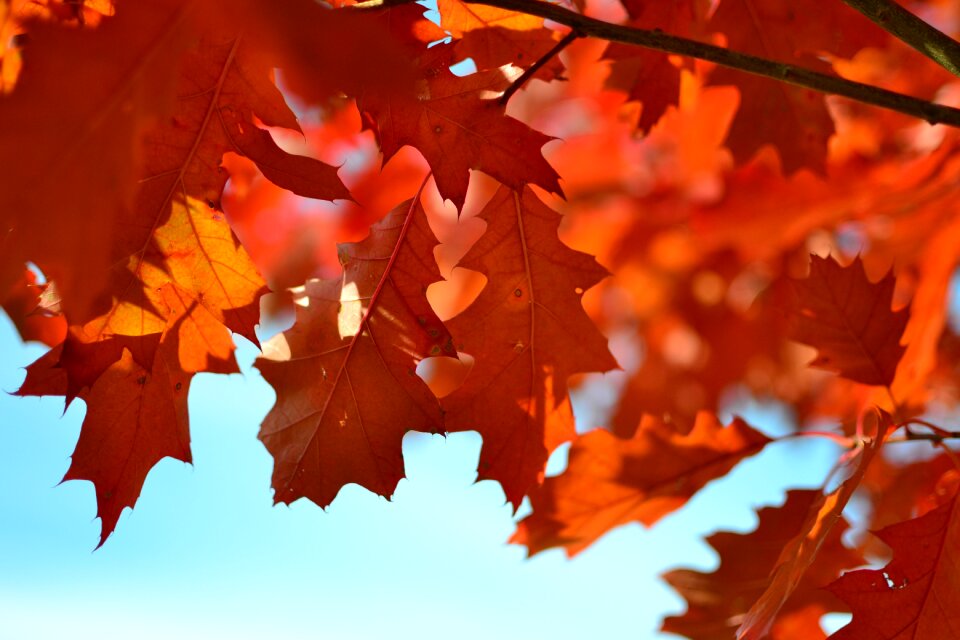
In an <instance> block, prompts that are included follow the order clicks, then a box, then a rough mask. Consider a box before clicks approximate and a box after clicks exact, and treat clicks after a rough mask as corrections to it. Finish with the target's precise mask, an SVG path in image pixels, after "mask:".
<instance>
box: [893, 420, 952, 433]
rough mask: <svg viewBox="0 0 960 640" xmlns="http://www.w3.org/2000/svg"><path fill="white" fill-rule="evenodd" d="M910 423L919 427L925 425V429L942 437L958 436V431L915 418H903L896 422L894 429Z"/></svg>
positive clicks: (907, 425)
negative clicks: (901, 420)
mask: <svg viewBox="0 0 960 640" xmlns="http://www.w3.org/2000/svg"><path fill="white" fill-rule="evenodd" d="M912 424H916V425H920V426H921V427H926V428H927V429H930V430H931V431H933V432H934V433H936V434H937V435H940V436H943V437H944V438H960V431H950V430H949V429H944V428H943V427H941V426H940V425H938V424H934V423H932V422H928V421H927V420H920V419H917V418H911V419H909V420H904V421H903V422H901V423H899V424H897V425H896V426H895V427H894V429H899V428H900V427H909V426H910V425H912ZM908 430H909V429H908Z"/></svg>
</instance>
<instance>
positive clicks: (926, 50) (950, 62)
mask: <svg viewBox="0 0 960 640" xmlns="http://www.w3.org/2000/svg"><path fill="white" fill-rule="evenodd" d="M843 2H844V4H846V5H847V6H849V7H852V8H853V9H856V10H857V11H859V12H860V13H862V14H863V15H865V16H866V17H868V18H870V20H872V21H873V22H874V23H876V24H877V26H879V27H880V28H881V29H883V30H884V31H886V32H888V33H890V34H892V35H893V36H894V37H896V38H897V39H899V40H901V41H902V42H905V43H906V44H908V45H910V46H911V47H913V48H914V49H916V50H917V51H919V52H920V53H922V54H923V55H925V56H927V57H928V58H930V59H931V60H933V61H934V62H936V63H937V64H939V65H940V66H941V67H943V68H944V69H946V70H947V71H949V72H950V73H952V74H953V75H955V76H960V42H957V41H956V40H954V39H953V38H951V37H950V36H948V35H947V34H945V33H943V32H942V31H940V30H939V29H937V28H935V27H933V26H932V25H930V24H928V23H926V22H924V21H923V20H921V19H920V18H918V17H917V16H915V15H914V14H913V13H911V12H909V11H907V10H906V9H904V8H903V7H901V6H900V5H899V4H897V3H896V2H893V0H843Z"/></svg>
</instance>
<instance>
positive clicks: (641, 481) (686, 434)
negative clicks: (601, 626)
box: [511, 413, 770, 556]
mask: <svg viewBox="0 0 960 640" xmlns="http://www.w3.org/2000/svg"><path fill="white" fill-rule="evenodd" d="M768 442H770V439H769V438H767V437H766V436H765V435H763V434H762V433H759V432H758V431H755V430H754V429H752V428H751V427H750V426H749V425H747V423H745V422H743V421H742V420H740V419H735V420H734V421H733V422H731V423H730V424H729V425H728V426H726V427H724V426H723V425H722V424H720V422H718V421H717V419H716V417H715V416H713V415H711V414H708V413H701V414H699V415H698V416H697V421H696V423H695V424H694V425H693V429H691V430H690V431H685V430H682V429H680V428H678V427H677V426H676V425H673V424H669V423H667V422H663V421H661V420H658V419H656V418H654V417H652V416H644V417H643V419H642V420H641V421H640V426H639V427H638V428H637V430H636V433H635V434H634V435H633V437H632V438H630V439H623V438H619V437H617V436H615V435H614V434H612V433H610V432H609V431H605V430H603V429H596V430H594V431H591V432H589V433H587V434H585V435H583V436H580V437H579V438H577V440H575V441H574V443H573V446H572V447H571V448H570V458H569V462H568V464H567V469H566V471H564V472H563V473H562V474H560V475H559V476H556V477H553V478H547V480H546V481H545V482H544V483H543V486H542V487H540V488H539V489H536V490H535V491H533V493H531V494H530V504H531V506H532V507H533V513H532V514H531V515H529V516H527V517H526V518H524V519H523V520H522V521H520V523H519V524H518V525H517V531H516V533H514V535H513V538H512V539H511V542H515V543H518V544H524V545H526V546H527V548H528V549H529V551H530V553H531V554H534V553H537V552H539V551H543V550H544V549H548V548H550V547H555V546H562V547H564V548H565V549H566V550H567V554H568V555H571V556H572V555H574V554H576V553H579V552H580V551H582V550H584V549H585V548H587V547H588V546H590V545H591V544H593V543H594V542H595V541H596V540H597V539H598V538H600V536H602V535H604V534H605V533H607V532H608V531H610V530H611V529H613V528H615V527H619V526H621V525H624V524H626V523H628V522H641V523H643V524H644V525H646V526H648V527H649V526H652V525H653V524H654V523H655V522H657V521H658V520H659V519H660V518H662V517H663V516H665V515H667V514H668V513H671V512H673V511H676V510H677V509H679V508H680V507H682V506H683V505H684V504H686V502H687V500H689V499H690V498H691V497H692V496H693V494H695V493H696V492H697V491H699V490H700V489H701V488H703V486H704V485H706V484H707V483H708V482H710V481H711V480H714V479H716V478H720V477H722V476H724V475H726V474H727V473H728V472H729V471H730V470H731V469H732V468H733V467H734V466H735V465H736V464H737V463H738V462H740V461H741V460H743V459H744V458H746V457H747V456H751V455H754V454H755V453H758V452H759V451H760V450H761V449H763V447H764V446H765V445H766V444H767V443H768Z"/></svg>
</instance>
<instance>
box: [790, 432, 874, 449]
mask: <svg viewBox="0 0 960 640" xmlns="http://www.w3.org/2000/svg"><path fill="white" fill-rule="evenodd" d="M798 438H824V439H826V440H830V441H831V442H835V443H836V444H838V445H840V446H841V447H843V448H844V449H853V448H855V447H857V446H859V443H860V440H858V439H857V438H851V437H850V436H845V435H843V434H842V433H834V432H832V431H798V432H796V433H788V434H787V435H785V436H780V437H779V438H776V439H775V440H774V441H775V442H782V441H783V440H796V439H798Z"/></svg>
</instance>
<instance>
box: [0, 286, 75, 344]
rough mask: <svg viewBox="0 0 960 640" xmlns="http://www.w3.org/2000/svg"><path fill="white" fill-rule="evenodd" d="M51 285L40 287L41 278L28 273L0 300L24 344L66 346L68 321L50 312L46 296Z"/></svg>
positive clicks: (0, 304)
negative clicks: (46, 303)
mask: <svg viewBox="0 0 960 640" xmlns="http://www.w3.org/2000/svg"><path fill="white" fill-rule="evenodd" d="M48 288H49V284H42V285H38V284H37V276H36V274H34V273H33V271H31V270H30V269H24V271H23V277H22V278H20V280H18V281H17V282H16V283H14V285H13V286H12V287H11V288H10V289H9V290H8V291H7V292H6V294H5V295H3V296H2V297H0V306H2V307H3V310H4V311H6V312H7V315H8V316H10V319H11V320H12V321H13V324H14V326H16V327H17V331H19V332H20V337H21V338H23V339H24V340H39V341H40V342H43V343H44V344H46V345H49V346H51V347H52V346H55V345H58V344H60V343H61V342H63V339H64V337H65V336H66V334H67V321H66V320H64V318H63V316H62V315H60V314H58V313H55V312H52V311H48V310H47V308H46V306H45V305H44V301H43V299H42V296H43V294H44V292H45V291H47V289H48Z"/></svg>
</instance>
